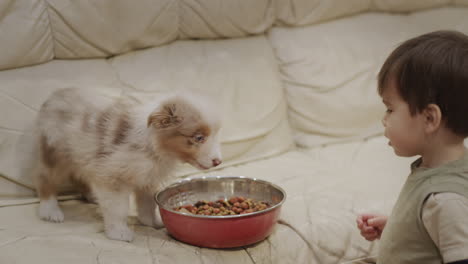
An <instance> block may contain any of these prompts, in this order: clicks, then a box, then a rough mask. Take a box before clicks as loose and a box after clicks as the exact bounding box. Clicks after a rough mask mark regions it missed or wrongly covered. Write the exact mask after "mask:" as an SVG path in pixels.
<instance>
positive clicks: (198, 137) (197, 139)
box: [193, 135, 205, 143]
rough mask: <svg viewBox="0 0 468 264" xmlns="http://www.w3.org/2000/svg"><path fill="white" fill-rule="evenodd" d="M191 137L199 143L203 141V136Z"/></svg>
mask: <svg viewBox="0 0 468 264" xmlns="http://www.w3.org/2000/svg"><path fill="white" fill-rule="evenodd" d="M193 139H194V140H195V142H198V143H201V142H203V141H205V136H203V135H196V136H194V137H193Z"/></svg>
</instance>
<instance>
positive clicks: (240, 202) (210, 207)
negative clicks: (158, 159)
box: [174, 196, 270, 216]
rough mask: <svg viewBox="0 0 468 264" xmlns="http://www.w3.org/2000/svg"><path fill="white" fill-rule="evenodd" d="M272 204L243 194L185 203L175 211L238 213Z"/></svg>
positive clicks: (249, 211) (252, 210)
mask: <svg viewBox="0 0 468 264" xmlns="http://www.w3.org/2000/svg"><path fill="white" fill-rule="evenodd" d="M268 207H270V205H269V204H268V203H267V202H259V201H255V200H253V199H249V198H244V197H242V196H235V197H231V198H229V199H228V200H223V199H220V200H217V201H215V202H211V201H198V202H196V203H195V204H193V205H191V204H189V205H183V206H178V207H176V208H174V210H175V211H179V212H184V213H192V214H197V215H212V216H216V215H218V216H219V215H238V214H247V213H252V212H257V211H261V210H265V209H267V208H268Z"/></svg>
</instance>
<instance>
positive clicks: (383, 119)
mask: <svg viewBox="0 0 468 264" xmlns="http://www.w3.org/2000/svg"><path fill="white" fill-rule="evenodd" d="M382 125H383V126H384V127H386V126H387V118H386V116H384V117H383V118H382Z"/></svg>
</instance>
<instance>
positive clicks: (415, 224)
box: [377, 154, 468, 264]
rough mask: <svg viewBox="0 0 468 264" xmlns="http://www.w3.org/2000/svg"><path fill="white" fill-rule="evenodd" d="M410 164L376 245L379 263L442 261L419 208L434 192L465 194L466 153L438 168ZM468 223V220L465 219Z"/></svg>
mask: <svg viewBox="0 0 468 264" xmlns="http://www.w3.org/2000/svg"><path fill="white" fill-rule="evenodd" d="M421 161H422V160H421V159H418V160H416V161H415V162H414V163H413V164H412V165H411V169H412V172H411V174H410V175H409V176H408V179H407V180H406V182H405V184H404V186H403V188H402V190H401V192H400V195H399V197H398V200H397V202H396V204H395V206H394V208H393V211H392V214H391V215H390V217H389V218H388V222H387V224H386V226H385V228H384V231H383V234H382V236H381V239H380V240H381V241H380V245H379V255H378V258H377V263H378V264H389V263H398V264H406V263H408V264H409V263H414V264H416V263H418V264H420V263H425V264H431V263H443V260H442V256H441V254H440V252H439V249H438V247H437V245H436V244H435V243H434V241H433V240H432V239H431V237H430V235H429V233H428V232H427V230H426V228H425V226H424V223H423V220H422V209H423V205H424V202H425V201H426V199H427V198H428V197H429V196H430V195H431V194H433V193H442V192H449V193H457V194H459V195H463V196H464V197H467V198H468V154H465V155H464V156H463V157H462V158H461V159H459V160H457V161H453V162H450V163H447V164H445V165H442V166H440V167H437V168H420V167H419V166H420V164H421ZM467 225H468V221H467Z"/></svg>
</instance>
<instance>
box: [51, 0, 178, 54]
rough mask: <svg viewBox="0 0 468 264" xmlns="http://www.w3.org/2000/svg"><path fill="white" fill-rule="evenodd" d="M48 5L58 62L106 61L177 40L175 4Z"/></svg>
mask: <svg viewBox="0 0 468 264" xmlns="http://www.w3.org/2000/svg"><path fill="white" fill-rule="evenodd" d="M48 3H49V14H50V21H51V27H52V31H53V35H54V46H55V56H56V58H59V59H72V58H75V59H76V58H96V57H108V56H110V55H116V54H121V53H124V52H127V51H130V50H134V49H142V48H147V47H153V46H158V45H162V44H165V43H168V42H171V41H173V40H175V39H176V38H177V36H178V25H179V20H178V15H177V11H178V4H177V1H172V0H158V1H155V0H139V1H138V2H133V1H127V0H100V1H74V0H48ZM135 3H138V4H135Z"/></svg>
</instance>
